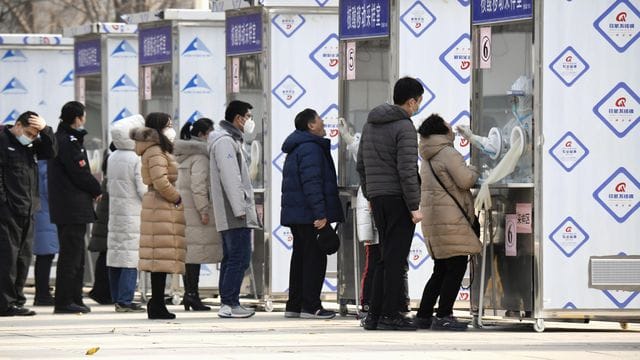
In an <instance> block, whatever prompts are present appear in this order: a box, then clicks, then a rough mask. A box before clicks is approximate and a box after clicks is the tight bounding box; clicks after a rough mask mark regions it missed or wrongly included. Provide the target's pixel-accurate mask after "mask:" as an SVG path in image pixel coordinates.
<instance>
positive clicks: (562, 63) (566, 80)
mask: <svg viewBox="0 0 640 360" xmlns="http://www.w3.org/2000/svg"><path fill="white" fill-rule="evenodd" d="M549 69H551V71H552V72H553V73H554V74H556V76H557V77H558V79H560V81H562V83H563V84H565V85H566V86H571V85H573V84H574V83H575V82H576V81H578V79H579V78H581V77H582V75H584V73H586V72H587V70H589V64H588V63H587V61H586V60H585V59H583V58H582V56H580V54H578V52H577V51H576V50H575V49H574V48H573V47H571V46H568V47H567V48H566V49H564V50H563V51H562V52H561V53H560V55H558V57H556V58H555V59H554V60H553V61H552V62H551V64H549Z"/></svg>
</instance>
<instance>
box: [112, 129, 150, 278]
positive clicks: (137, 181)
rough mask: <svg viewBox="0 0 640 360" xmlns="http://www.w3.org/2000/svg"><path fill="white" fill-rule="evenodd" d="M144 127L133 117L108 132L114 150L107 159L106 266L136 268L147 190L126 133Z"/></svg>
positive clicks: (137, 157) (140, 163)
mask: <svg viewBox="0 0 640 360" xmlns="http://www.w3.org/2000/svg"><path fill="white" fill-rule="evenodd" d="M136 127H144V121H143V120H142V119H141V118H140V119H136V118H133V117H129V118H124V119H122V120H120V121H118V122H117V123H116V124H115V125H114V126H113V127H112V128H111V139H112V140H113V144H114V145H115V146H116V148H117V150H116V151H114V152H113V153H112V154H111V156H109V159H108V162H107V173H108V174H109V177H108V179H109V183H108V189H109V196H110V201H111V205H110V206H109V234H108V237H107V246H108V251H107V266H111V267H118V268H136V267H138V260H139V255H138V250H139V248H140V212H141V211H142V198H143V196H144V193H145V192H146V191H147V187H146V186H145V185H144V183H143V182H142V162H141V161H140V156H138V154H136V152H135V145H136V144H135V142H134V141H133V140H132V139H131V138H130V137H129V131H130V129H133V128H136Z"/></svg>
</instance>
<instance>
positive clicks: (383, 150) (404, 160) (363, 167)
mask: <svg viewBox="0 0 640 360" xmlns="http://www.w3.org/2000/svg"><path fill="white" fill-rule="evenodd" d="M356 169H357V170H358V174H359V175H360V186H361V187H362V192H363V193H364V196H365V197H366V198H367V199H368V200H371V199H372V198H375V197H379V196H401V197H402V198H403V199H404V201H405V203H406V204H407V208H408V210H409V211H414V210H418V206H419V205H420V177H419V176H418V135H417V132H416V128H415V127H414V125H413V121H412V120H411V117H410V116H409V114H407V112H406V111H404V109H402V108H401V107H399V106H397V105H390V104H382V105H380V106H377V107H375V108H374V109H373V110H371V112H370V113H369V116H368V117H367V123H366V124H365V125H364V128H363V129H362V137H361V138H360V146H359V148H358V164H357V166H356Z"/></svg>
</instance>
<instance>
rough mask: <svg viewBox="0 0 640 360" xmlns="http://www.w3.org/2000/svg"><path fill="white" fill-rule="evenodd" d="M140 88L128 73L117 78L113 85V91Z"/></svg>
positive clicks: (131, 90)
mask: <svg viewBox="0 0 640 360" xmlns="http://www.w3.org/2000/svg"><path fill="white" fill-rule="evenodd" d="M137 90H138V85H136V83H135V82H133V80H132V79H131V78H130V77H129V76H128V75H127V74H123V75H122V76H120V77H119V78H118V80H116V82H115V83H114V84H113V86H111V91H114V92H133V91H137Z"/></svg>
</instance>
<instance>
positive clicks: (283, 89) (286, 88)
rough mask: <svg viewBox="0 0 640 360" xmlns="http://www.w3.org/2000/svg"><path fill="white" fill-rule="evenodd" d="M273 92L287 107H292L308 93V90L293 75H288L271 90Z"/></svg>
mask: <svg viewBox="0 0 640 360" xmlns="http://www.w3.org/2000/svg"><path fill="white" fill-rule="evenodd" d="M271 93H272V94H273V95H274V96H275V97H276V99H278V100H280V102H281V103H282V104H283V105H284V106H285V107H286V108H287V109H290V108H291V107H292V106H293V105H295V103H297V102H298V100H300V99H301V98H302V97H303V96H304V94H306V93H307V90H305V88H304V87H302V85H300V83H299V82H298V81H296V79H294V78H293V76H291V75H287V76H286V77H285V78H284V79H283V80H282V81H280V83H279V84H278V85H276V86H275V87H274V88H273V90H271Z"/></svg>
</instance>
